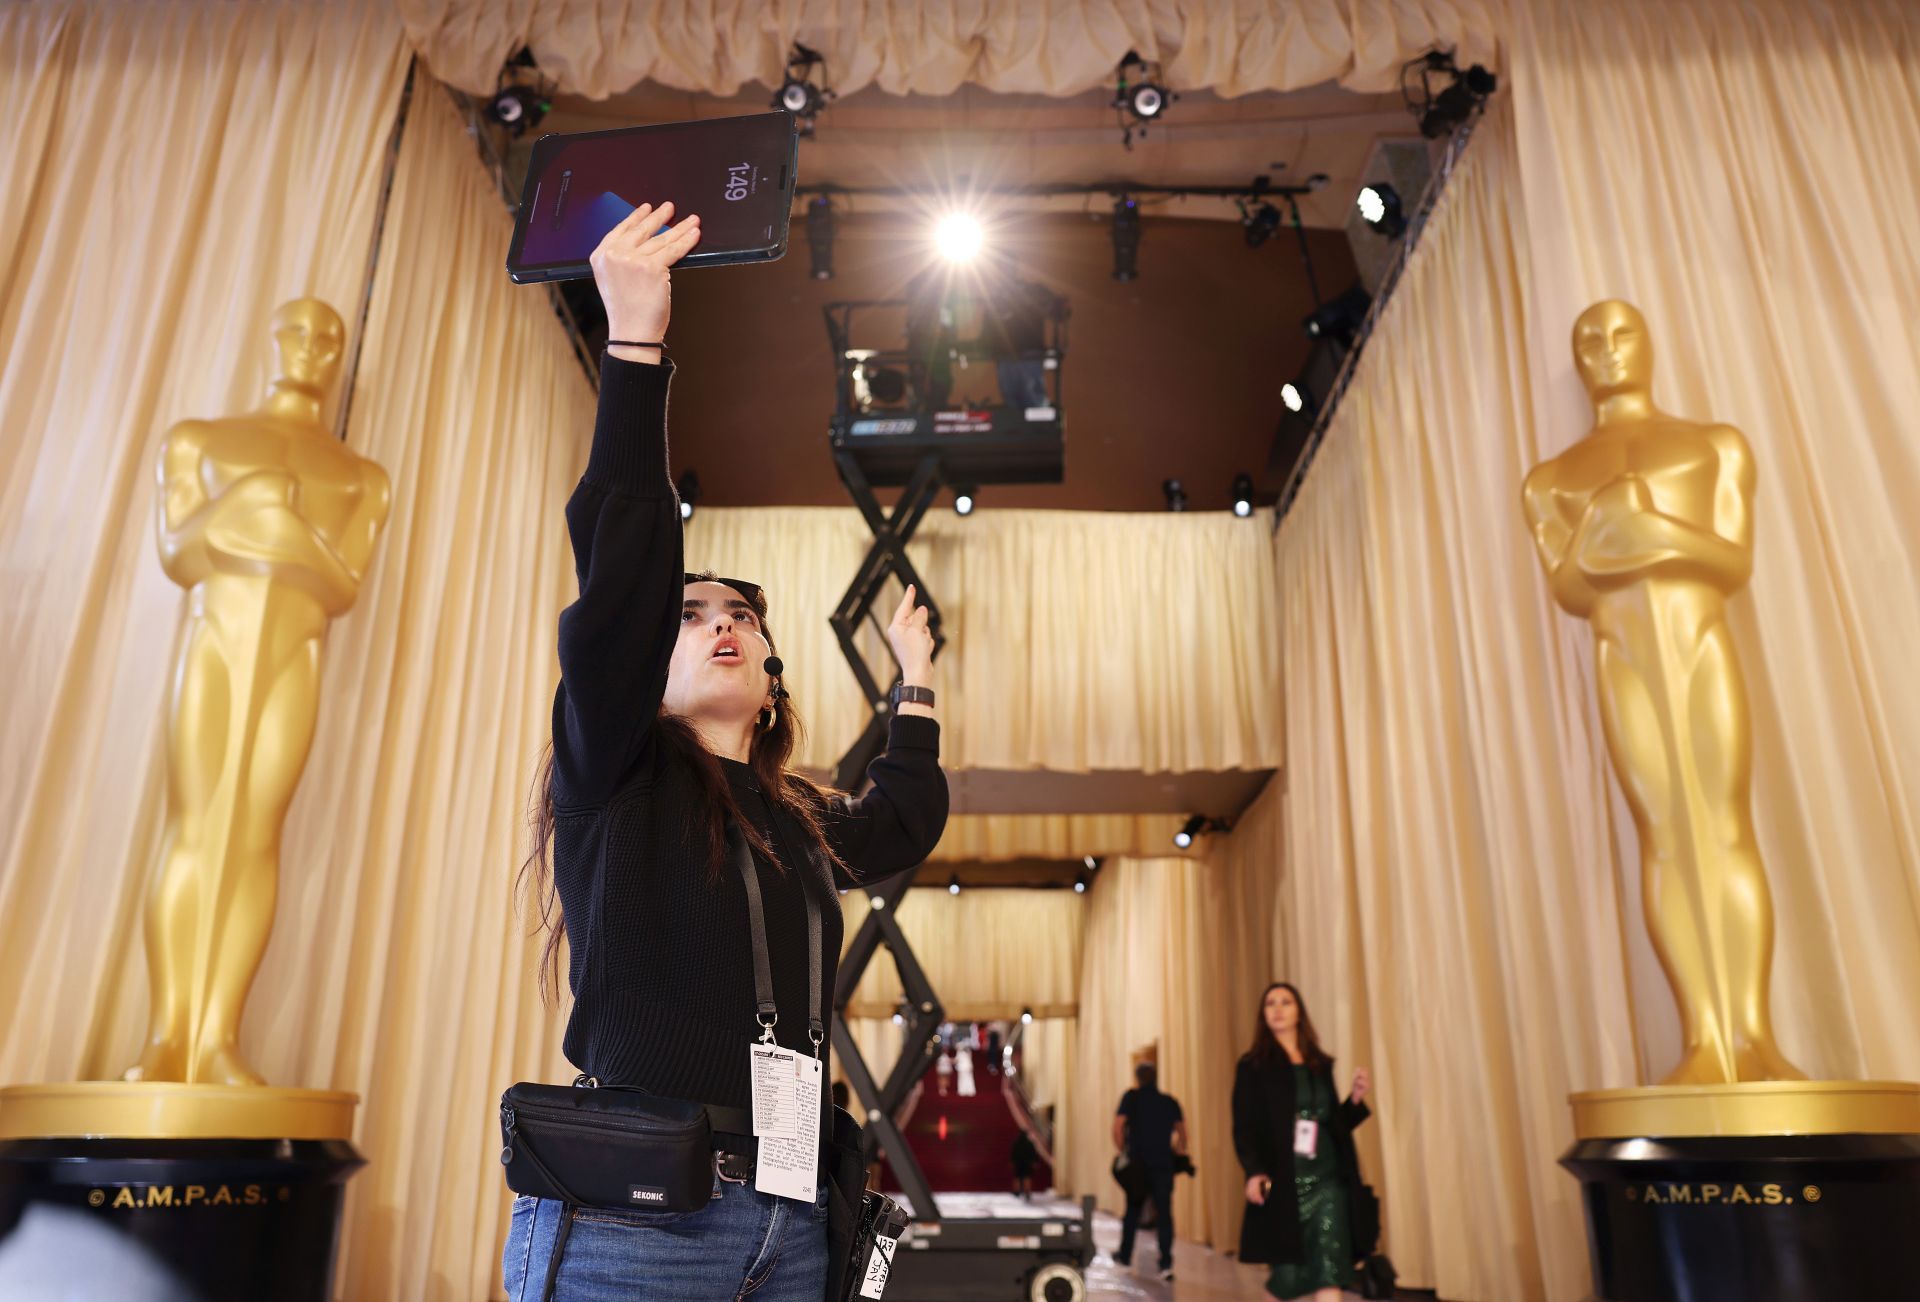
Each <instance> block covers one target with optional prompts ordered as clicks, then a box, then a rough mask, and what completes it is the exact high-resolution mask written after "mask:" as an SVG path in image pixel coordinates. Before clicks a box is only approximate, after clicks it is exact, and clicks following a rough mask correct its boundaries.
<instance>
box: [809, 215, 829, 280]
mask: <svg viewBox="0 0 1920 1302" xmlns="http://www.w3.org/2000/svg"><path fill="white" fill-rule="evenodd" d="M807 248H808V250H809V251H810V252H811V253H812V254H813V278H814V279H815V280H832V279H833V201H832V200H831V199H829V198H827V196H826V195H824V194H816V195H815V196H814V197H813V198H811V199H809V200H807Z"/></svg>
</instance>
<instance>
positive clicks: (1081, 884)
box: [1073, 877, 1087, 895]
mask: <svg viewBox="0 0 1920 1302" xmlns="http://www.w3.org/2000/svg"><path fill="white" fill-rule="evenodd" d="M1073 893H1074V894H1075V895H1085V894H1086V893H1087V879H1086V878H1084V877H1076V878H1075V879H1074V882H1073Z"/></svg>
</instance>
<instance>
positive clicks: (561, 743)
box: [553, 204, 700, 804]
mask: <svg viewBox="0 0 1920 1302" xmlns="http://www.w3.org/2000/svg"><path fill="white" fill-rule="evenodd" d="M672 216H673V208H672V205H670V204H663V205H661V207H660V208H658V209H654V208H651V207H650V206H648V205H644V204H643V205H642V206H641V207H639V208H636V209H635V210H634V211H633V213H632V214H631V215H630V216H628V217H627V219H626V220H625V221H623V222H621V223H620V225H618V226H616V227H614V229H613V230H612V231H610V232H608V234H607V237H606V238H605V239H604V240H602V241H601V242H600V247H599V248H598V249H596V250H595V251H594V254H593V259H592V263H593V274H594V280H595V282H596V284H597V285H598V286H599V289H600V297H601V301H602V302H603V303H604V304H605V305H606V309H607V323H608V334H609V337H610V338H612V339H620V340H630V341H634V342H642V343H651V342H655V341H659V340H660V339H662V338H663V336H664V335H665V333H666V328H667V321H668V318H669V316H670V314H671V311H670V309H671V288H670V282H669V276H668V269H669V268H670V267H672V266H673V264H674V263H675V262H677V261H679V260H680V258H681V257H682V256H683V255H684V254H685V253H686V252H687V251H688V250H689V249H691V248H692V247H693V246H694V244H695V243H696V242H698V240H699V238H700V230H699V219H698V218H694V217H690V218H688V219H687V220H686V221H685V222H683V223H681V224H680V225H679V226H673V227H669V226H668V225H667V223H668V222H669V221H670V220H671V219H672ZM672 378H673V367H672V366H671V364H669V363H667V362H666V361H665V360H664V358H663V357H662V356H661V354H660V350H659V349H658V348H646V349H635V348H630V347H626V346H620V347H611V348H609V349H608V356H607V358H606V360H605V362H604V363H603V365H602V367H601V371H600V409H599V414H598V416H597V417H596V419H595V422H594V429H593V447H592V450H591V451H590V452H589V453H588V457H587V471H586V474H585V475H584V476H583V477H582V478H581V480H580V484H579V486H578V487H577V488H575V489H574V491H573V496H572V497H571V498H570V499H569V500H568V502H567V534H568V537H569V538H570V539H571V541H572V543H573V560H574V573H575V575H576V577H577V578H578V579H579V583H580V596H579V599H578V600H576V601H575V602H574V603H573V604H572V605H570V606H568V607H567V608H566V609H565V610H564V611H562V612H561V614H560V688H559V690H558V691H557V692H556V693H555V696H554V703H553V755H554V782H555V792H554V795H555V799H556V800H557V801H559V802H560V803H562V804H579V803H593V802H597V801H600V800H604V799H605V798H606V797H607V796H609V795H611V794H612V793H613V791H614V790H615V789H616V788H617V787H618V786H619V785H620V784H621V782H623V781H624V780H625V779H626V778H627V777H628V775H629V774H631V773H632V772H633V770H634V768H635V767H636V766H637V765H638V764H639V763H640V762H641V760H642V759H643V757H644V753H645V749H646V746H647V743H648V740H649V739H650V737H651V735H652V724H653V720H654V718H655V716H656V715H657V714H658V713H659V709H660V700H661V698H662V697H663V696H664V695H665V694H666V689H667V666H668V664H669V662H670V661H671V660H672V658H673V645H674V641H675V639H676V637H677V636H678V622H677V621H678V619H679V612H680V603H681V599H682V592H683V590H684V584H685V581H684V574H685V566H684V563H683V557H682V550H681V537H680V504H679V502H678V500H677V499H676V498H675V496H674V491H673V480H672V478H671V477H670V476H669V474H668V471H667V388H668V385H669V383H670V381H671V380H672Z"/></svg>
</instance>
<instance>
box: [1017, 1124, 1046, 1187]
mask: <svg viewBox="0 0 1920 1302" xmlns="http://www.w3.org/2000/svg"><path fill="white" fill-rule="evenodd" d="M1011 1156H1012V1158H1013V1192H1014V1193H1015V1194H1017V1195H1019V1196H1020V1197H1022V1198H1031V1197H1033V1168H1034V1167H1036V1166H1038V1165H1039V1164H1040V1148H1039V1145H1037V1144H1035V1143H1034V1142H1033V1136H1032V1135H1029V1134H1028V1133H1027V1132H1026V1131H1024V1130H1023V1131H1021V1132H1020V1133H1019V1134H1017V1135H1015V1136H1014V1137H1013V1152H1012V1154H1011Z"/></svg>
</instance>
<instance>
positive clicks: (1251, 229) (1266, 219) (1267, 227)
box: [1240, 203, 1280, 249]
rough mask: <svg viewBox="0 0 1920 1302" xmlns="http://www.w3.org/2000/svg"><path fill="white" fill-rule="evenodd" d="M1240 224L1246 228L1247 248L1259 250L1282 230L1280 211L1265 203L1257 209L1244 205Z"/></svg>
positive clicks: (1241, 209)
mask: <svg viewBox="0 0 1920 1302" xmlns="http://www.w3.org/2000/svg"><path fill="white" fill-rule="evenodd" d="M1240 224H1241V225H1242V226H1244V227H1245V228H1246V229H1245V231H1244V234H1245V235H1246V237H1247V247H1248V248H1250V249H1257V248H1259V247H1260V246H1261V245H1262V244H1265V243H1266V242H1267V241H1268V240H1269V239H1271V238H1272V236H1273V233H1274V232H1275V231H1277V230H1279V229H1280V210H1279V209H1278V208H1276V207H1274V206H1273V205H1272V204H1270V203H1263V204H1261V205H1260V206H1259V207H1257V208H1252V207H1248V206H1247V205H1246V204H1242V205H1240Z"/></svg>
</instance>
